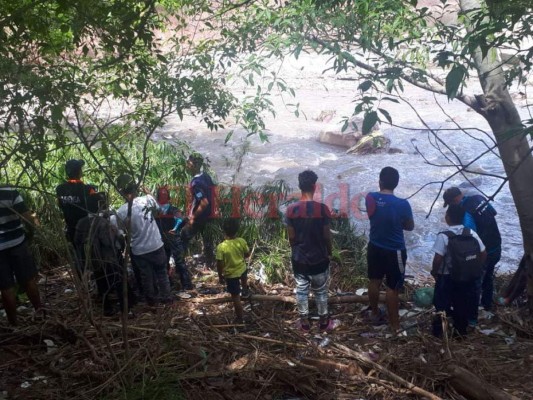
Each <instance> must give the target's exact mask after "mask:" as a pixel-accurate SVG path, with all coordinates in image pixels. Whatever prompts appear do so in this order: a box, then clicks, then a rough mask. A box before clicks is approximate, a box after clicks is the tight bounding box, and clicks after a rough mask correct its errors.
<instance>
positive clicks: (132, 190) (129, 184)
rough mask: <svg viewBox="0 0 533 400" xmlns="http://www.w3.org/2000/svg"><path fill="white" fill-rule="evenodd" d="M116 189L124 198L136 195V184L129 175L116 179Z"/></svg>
mask: <svg viewBox="0 0 533 400" xmlns="http://www.w3.org/2000/svg"><path fill="white" fill-rule="evenodd" d="M117 189H118V192H119V193H120V194H121V195H122V196H124V197H128V196H136V195H137V184H136V183H135V179H133V177H132V176H131V175H129V174H122V175H120V176H119V177H118V178H117Z"/></svg>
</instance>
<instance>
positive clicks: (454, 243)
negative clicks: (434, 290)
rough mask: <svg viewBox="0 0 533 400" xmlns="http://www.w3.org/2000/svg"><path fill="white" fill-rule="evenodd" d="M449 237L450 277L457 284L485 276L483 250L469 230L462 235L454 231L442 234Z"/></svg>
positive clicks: (466, 229)
mask: <svg viewBox="0 0 533 400" xmlns="http://www.w3.org/2000/svg"><path fill="white" fill-rule="evenodd" d="M442 233H444V234H445V235H446V236H448V254H449V255H450V260H451V271H450V277H451V279H452V280H453V281H456V282H469V281H473V280H476V279H479V278H481V277H482V276H483V268H484V264H483V263H482V262H481V257H480V256H481V249H480V247H479V243H478V241H477V239H476V238H475V237H474V236H473V235H472V233H471V232H470V229H469V228H464V229H463V232H461V234H460V235H456V234H455V233H453V232H452V231H445V232H442Z"/></svg>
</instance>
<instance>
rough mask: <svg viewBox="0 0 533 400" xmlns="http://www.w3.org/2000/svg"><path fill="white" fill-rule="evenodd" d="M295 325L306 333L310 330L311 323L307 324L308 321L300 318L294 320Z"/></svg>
mask: <svg viewBox="0 0 533 400" xmlns="http://www.w3.org/2000/svg"><path fill="white" fill-rule="evenodd" d="M295 325H296V329H298V330H300V331H301V332H303V333H308V332H309V331H310V330H311V325H310V324H309V322H306V321H304V320H302V319H299V320H298V321H296V323H295Z"/></svg>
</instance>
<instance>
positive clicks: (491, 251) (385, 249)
mask: <svg viewBox="0 0 533 400" xmlns="http://www.w3.org/2000/svg"><path fill="white" fill-rule="evenodd" d="M203 161H204V160H203V157H202V156H201V155H199V154H197V153H193V154H192V155H191V156H190V157H189V158H188V160H187V169H188V171H189V172H190V174H191V175H192V180H191V184H190V186H189V187H190V194H191V195H192V199H193V203H192V207H191V210H190V212H189V213H184V212H182V211H181V210H179V209H178V208H176V207H175V206H174V205H172V204H171V198H170V193H169V189H168V187H166V186H162V187H160V188H159V189H158V190H157V194H156V195H155V197H154V196H152V195H151V194H150V193H149V191H147V190H144V189H143V190H142V191H144V194H143V195H139V192H140V190H139V189H140V188H139V187H138V185H137V183H136V182H135V180H134V178H133V177H132V176H130V175H121V176H119V177H118V178H117V180H116V188H117V190H118V191H119V193H120V195H121V196H122V197H123V199H124V204H123V205H122V206H121V207H120V208H119V209H118V210H117V211H116V213H114V214H113V213H110V212H109V206H108V204H107V198H106V196H105V195H104V194H103V193H100V192H98V191H97V189H96V188H95V187H94V186H92V185H89V184H86V183H84V182H83V181H82V174H83V166H84V162H83V160H69V161H67V162H66V165H65V171H66V174H67V178H68V179H67V181H66V182H64V183H62V184H61V185H59V186H58V187H57V188H56V194H57V199H58V204H59V207H60V209H61V211H62V212H63V215H64V219H65V225H66V232H65V233H66V238H67V240H68V241H69V243H71V245H72V246H71V247H72V249H74V252H73V258H74V259H75V260H76V270H77V276H78V278H80V277H83V276H84V275H83V274H84V271H91V272H92V275H93V279H94V280H95V282H96V286H97V288H98V293H99V295H100V297H101V299H102V304H103V311H104V314H106V315H111V314H113V313H114V312H116V308H115V305H116V302H117V301H118V303H119V306H120V307H121V309H122V310H124V302H123V300H124V299H123V297H124V296H123V294H124V293H123V287H124V286H125V285H124V282H123V277H124V276H125V274H124V268H123V258H122V257H123V255H124V253H125V251H129V253H130V255H131V263H132V267H133V270H134V272H135V277H136V279H135V281H136V285H137V286H138V292H139V294H140V295H142V297H143V298H144V300H145V301H146V303H147V304H148V305H150V306H153V305H156V304H158V303H163V304H165V303H170V302H172V301H173V298H172V297H171V287H170V281H169V267H170V260H171V258H172V259H173V260H174V265H175V269H176V271H177V275H178V276H179V280H180V286H181V289H182V290H184V291H188V290H192V289H193V284H192V281H191V277H190V274H189V271H188V268H187V265H186V263H185V258H184V252H185V250H186V249H187V246H188V243H189V241H190V240H191V239H192V238H193V237H194V236H196V235H202V236H203V244H204V253H205V255H206V258H207V263H208V264H209V263H211V262H213V263H214V261H215V259H216V267H217V271H218V275H219V280H220V282H221V283H222V282H224V283H225V284H226V286H227V291H228V292H229V293H230V294H231V296H232V300H233V304H234V308H235V314H236V321H237V322H239V323H242V321H243V317H244V315H243V307H242V304H241V297H244V298H245V297H248V296H249V293H250V291H249V288H248V282H247V258H248V257H249V255H250V250H249V247H248V245H247V243H246V241H245V240H244V239H242V238H240V237H238V235H237V234H238V231H239V221H238V219H235V218H229V219H227V220H225V221H224V223H223V230H224V234H225V240H224V241H223V242H222V243H220V244H219V245H218V246H217V248H216V252H215V251H214V250H215V249H214V246H213V244H212V241H211V240H209V238H208V237H207V236H206V235H205V228H206V224H208V222H209V220H210V218H211V216H212V212H213V208H214V207H213V202H214V197H213V196H214V193H213V190H214V183H213V181H212V179H211V177H210V176H209V175H208V174H207V173H206V172H205V171H203V169H202V166H203ZM317 180H318V177H317V175H316V174H315V173H314V172H313V171H310V170H306V171H303V172H302V173H300V174H299V176H298V184H299V188H300V190H301V198H300V199H299V201H297V202H294V203H292V204H291V205H290V206H289V207H288V208H287V210H286V215H285V222H286V225H287V230H288V238H289V242H290V246H291V250H292V257H291V263H292V270H293V273H294V280H295V284H296V298H297V306H298V312H299V319H298V327H299V329H301V330H302V331H305V332H307V331H309V330H310V329H311V323H312V321H311V319H310V318H309V301H308V298H309V292H310V290H312V291H313V292H314V296H315V301H316V306H317V311H318V316H319V322H318V329H319V330H321V331H329V330H332V329H335V328H336V326H337V323H336V321H335V320H333V319H331V318H330V316H329V311H328V284H329V270H330V259H331V256H332V238H331V229H330V224H331V219H332V215H331V211H330V210H329V209H328V207H327V206H326V205H325V204H323V203H319V202H316V201H315V200H313V198H314V194H315V190H316V187H317ZM398 183H399V173H398V171H397V170H396V169H394V168H392V167H385V168H383V169H382V170H381V172H380V174H379V191H377V192H371V193H368V194H367V196H366V199H365V200H366V210H367V213H368V217H369V220H370V236H369V243H368V249H367V262H368V278H369V287H368V297H369V309H368V315H366V319H367V320H368V321H369V322H370V323H374V324H381V323H384V322H385V321H386V318H385V312H384V310H382V309H381V308H380V307H379V297H380V289H381V286H382V284H383V283H385V286H386V299H385V303H386V311H387V313H386V314H387V317H388V322H389V324H390V327H391V330H392V331H393V332H398V331H399V330H400V321H399V292H400V290H401V288H402V285H403V281H404V276H405V265H406V260H407V252H406V246H405V239H404V231H411V230H413V229H414V218H413V213H412V210H411V207H410V204H409V202H408V201H407V200H405V199H401V198H399V197H396V196H395V194H394V190H395V189H396V187H397V186H398ZM141 189H142V188H141ZM443 197H444V206H445V207H448V208H447V211H446V218H445V219H446V223H447V224H448V228H447V229H446V230H443V231H442V232H439V233H438V234H437V238H436V241H435V244H434V246H433V251H434V258H433V264H432V270H431V274H432V275H433V277H434V278H435V291H434V305H435V308H436V311H437V315H436V318H435V320H434V323H433V333H434V334H435V335H437V336H439V335H441V334H442V326H443V316H444V315H448V316H451V317H452V318H453V325H454V327H455V330H456V332H457V333H458V334H460V335H464V334H466V332H467V327H468V325H475V324H476V323H477V316H478V305H479V304H481V305H482V306H483V307H484V308H485V309H486V310H491V308H492V306H493V291H494V288H493V277H494V267H495V265H496V264H497V263H498V261H499V259H500V255H501V237H500V233H499V230H498V225H497V223H496V220H495V215H496V211H495V210H494V208H493V207H492V206H491V205H490V203H489V202H488V201H487V200H486V199H485V198H484V197H483V196H480V195H474V196H466V195H464V194H463V193H462V192H461V190H460V189H459V188H457V187H452V188H449V189H447V190H446V191H445V192H444V196H443ZM0 200H1V201H0V228H1V230H0V265H1V267H0V290H1V292H2V300H3V303H4V307H5V309H6V312H7V316H8V319H9V322H10V323H12V324H15V323H16V298H15V289H14V287H15V280H14V277H16V282H17V283H18V284H19V285H20V286H22V287H23V288H24V289H25V290H26V292H27V294H28V297H29V299H30V301H31V302H32V304H33V306H34V307H35V309H36V310H40V309H41V308H42V306H41V302H40V298H39V291H38V288H37V282H36V277H37V269H36V267H35V263H34V262H33V259H32V258H31V256H30V252H29V250H28V247H27V241H26V240H25V234H24V229H23V223H24V222H27V223H28V224H29V225H36V224H38V221H37V220H36V218H35V217H34V216H33V215H31V213H30V212H29V211H28V209H27V207H26V206H25V204H24V201H23V200H22V198H21V196H20V194H19V193H18V192H17V191H16V190H14V189H12V188H1V189H0ZM125 232H126V233H127V235H129V247H128V246H127V241H126V240H125V234H124V233H125ZM126 247H128V248H126ZM113 292H114V293H115V295H116V296H110V293H113ZM128 292H129V293H132V292H133V291H132V290H131V288H130V290H128ZM112 298H113V300H111V299H112ZM134 301H135V299H134V298H133V297H131V296H130V297H129V298H128V303H129V304H130V305H131V304H133V303H134Z"/></svg>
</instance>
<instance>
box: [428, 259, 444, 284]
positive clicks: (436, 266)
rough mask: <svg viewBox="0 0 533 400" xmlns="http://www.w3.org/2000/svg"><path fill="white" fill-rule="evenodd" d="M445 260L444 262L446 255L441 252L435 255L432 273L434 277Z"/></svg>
mask: <svg viewBox="0 0 533 400" xmlns="http://www.w3.org/2000/svg"><path fill="white" fill-rule="evenodd" d="M443 262H444V256H441V255H440V254H438V253H435V255H434V256H433V263H432V265H431V275H432V276H433V278H435V277H436V276H437V272H438V271H439V269H440V267H441V266H442V263H443Z"/></svg>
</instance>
